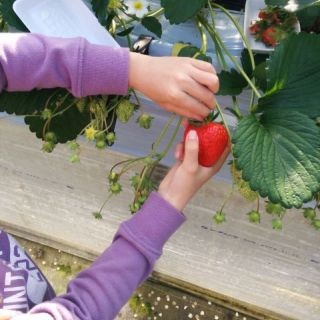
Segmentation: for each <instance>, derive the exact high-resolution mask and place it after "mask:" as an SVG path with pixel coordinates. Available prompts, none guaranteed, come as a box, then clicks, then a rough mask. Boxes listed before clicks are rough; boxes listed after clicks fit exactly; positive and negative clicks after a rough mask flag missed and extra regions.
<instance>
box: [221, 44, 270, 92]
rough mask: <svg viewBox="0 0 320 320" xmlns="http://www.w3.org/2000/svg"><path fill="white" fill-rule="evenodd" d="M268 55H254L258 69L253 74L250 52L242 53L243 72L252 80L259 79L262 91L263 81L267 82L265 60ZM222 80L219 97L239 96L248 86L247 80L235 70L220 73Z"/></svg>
mask: <svg viewBox="0 0 320 320" xmlns="http://www.w3.org/2000/svg"><path fill="white" fill-rule="evenodd" d="M266 57H267V56H266V55H264V54H256V55H254V60H255V64H256V69H255V71H254V72H252V64H251V60H250V56H249V52H248V50H247V49H244V50H242V52H241V58H240V60H241V65H242V67H243V70H244V71H245V73H246V74H247V75H248V77H249V78H250V79H252V78H253V76H255V77H259V79H256V80H258V86H259V87H260V88H261V89H262V87H261V85H263V84H264V83H263V81H265V72H264V70H265V60H266ZM218 76H219V79H220V89H219V92H218V95H223V96H224V95H233V96H237V95H239V94H241V93H242V91H243V89H245V88H246V87H247V86H248V82H247V80H246V79H245V78H244V77H243V76H242V75H241V74H240V73H239V72H238V71H237V70H235V69H231V70H230V71H225V70H223V71H221V72H220V73H219V75H218Z"/></svg>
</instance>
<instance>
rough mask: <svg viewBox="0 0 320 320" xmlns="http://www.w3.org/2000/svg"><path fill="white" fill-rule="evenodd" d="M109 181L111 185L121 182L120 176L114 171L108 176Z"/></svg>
mask: <svg viewBox="0 0 320 320" xmlns="http://www.w3.org/2000/svg"><path fill="white" fill-rule="evenodd" d="M108 180H109V182H110V183H111V182H117V181H118V180H119V174H118V173H116V172H114V171H112V172H110V173H109V175H108Z"/></svg>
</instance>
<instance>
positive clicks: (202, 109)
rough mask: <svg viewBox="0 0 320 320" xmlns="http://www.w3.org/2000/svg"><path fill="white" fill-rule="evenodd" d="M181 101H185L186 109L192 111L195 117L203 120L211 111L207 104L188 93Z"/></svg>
mask: <svg viewBox="0 0 320 320" xmlns="http://www.w3.org/2000/svg"><path fill="white" fill-rule="evenodd" d="M181 101H183V105H184V109H186V110H188V111H189V112H191V114H192V115H193V118H194V119H197V120H200V121H201V120H203V119H204V118H205V117H207V116H208V115H209V114H210V112H211V109H209V108H208V107H207V105H206V104H204V103H203V102H201V101H199V100H197V99H195V98H194V97H192V96H190V95H189V94H187V93H185V94H184V95H183V97H182V100H181Z"/></svg>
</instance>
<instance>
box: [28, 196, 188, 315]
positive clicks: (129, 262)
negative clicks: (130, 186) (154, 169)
mask: <svg viewBox="0 0 320 320" xmlns="http://www.w3.org/2000/svg"><path fill="white" fill-rule="evenodd" d="M184 221H185V216H184V215H182V214H181V213H180V212H178V211H177V210H176V209H174V208H173V207H172V206H171V205H170V204H169V203H167V202H166V201H165V200H163V199H162V198H161V197H160V196H159V195H158V194H157V193H152V194H151V195H150V197H149V199H148V200H147V202H146V203H145V205H144V206H143V208H142V209H141V210H140V211H139V212H138V213H136V214H135V215H134V216H133V217H132V218H131V219H129V220H127V221H126V222H124V223H122V224H121V225H120V228H119V230H118V232H117V233H116V235H115V238H114V241H113V243H112V245H111V246H110V247H109V248H108V249H107V250H106V251H105V252H104V253H103V254H102V255H101V256H100V257H99V258H98V259H97V260H96V261H95V262H94V263H93V264H92V265H91V266H90V268H88V269H87V270H84V271H83V272H81V273H80V274H79V275H78V276H77V277H76V278H75V279H74V280H72V281H70V283H69V285H68V291H67V293H66V294H64V295H62V296H59V297H56V298H54V299H53V300H52V301H51V302H53V303H54V304H56V305H59V306H61V307H62V310H64V311H65V310H68V311H69V312H70V314H71V315H72V318H71V317H70V315H69V316H68V315H66V316H63V317H62V316H61V312H60V313H59V317H57V316H55V315H54V313H53V312H51V308H50V304H52V303H49V304H43V305H39V306H37V307H35V309H33V310H32V311H31V312H32V313H35V312H36V313H38V312H47V313H49V314H51V315H52V316H53V317H54V319H56V320H58V319H63V320H66V319H80V320H85V319H86V320H89V319H90V320H101V319H104V320H108V319H114V317H115V316H116V315H117V313H118V312H119V311H120V309H121V307H122V306H123V305H124V304H125V303H126V302H127V300H128V299H129V298H130V296H131V295H132V293H133V292H134V290H135V289H136V288H137V287H138V286H139V284H140V283H141V282H142V281H144V280H145V279H146V277H147V276H148V275H149V274H150V272H151V271H152V269H153V266H154V263H155V261H156V260H157V259H158V258H159V256H160V255H161V253H162V248H163V246H164V244H165V242H166V241H167V240H168V239H169V237H170V236H171V235H172V234H173V233H174V232H175V231H176V229H177V228H178V227H179V226H180V225H181V224H182V223H183V222H184ZM66 314H67V313H66Z"/></svg>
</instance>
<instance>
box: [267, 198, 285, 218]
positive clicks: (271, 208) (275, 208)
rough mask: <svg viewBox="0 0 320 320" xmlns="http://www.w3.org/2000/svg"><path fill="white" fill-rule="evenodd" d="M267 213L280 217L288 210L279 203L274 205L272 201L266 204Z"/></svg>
mask: <svg viewBox="0 0 320 320" xmlns="http://www.w3.org/2000/svg"><path fill="white" fill-rule="evenodd" d="M266 211H267V212H268V213H270V214H274V215H277V216H280V215H281V214H283V213H284V212H285V211H286V209H285V208H283V207H282V206H281V204H279V203H272V202H271V201H268V202H267V204H266Z"/></svg>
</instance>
